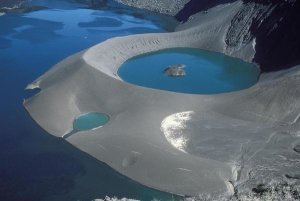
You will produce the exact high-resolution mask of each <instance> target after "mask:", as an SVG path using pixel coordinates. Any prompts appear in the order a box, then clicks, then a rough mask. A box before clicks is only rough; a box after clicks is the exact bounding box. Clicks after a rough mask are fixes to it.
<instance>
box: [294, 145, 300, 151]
mask: <svg viewBox="0 0 300 201" xmlns="http://www.w3.org/2000/svg"><path fill="white" fill-rule="evenodd" d="M294 151H295V152H297V153H300V145H297V146H295V147H294Z"/></svg>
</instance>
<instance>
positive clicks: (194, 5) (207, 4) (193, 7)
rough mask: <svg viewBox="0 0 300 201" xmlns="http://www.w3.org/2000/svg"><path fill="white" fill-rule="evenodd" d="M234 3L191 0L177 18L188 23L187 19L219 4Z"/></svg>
mask: <svg viewBox="0 0 300 201" xmlns="http://www.w3.org/2000/svg"><path fill="white" fill-rule="evenodd" d="M234 1H236V0H191V1H189V2H188V3H187V4H186V5H185V6H184V8H183V9H182V10H181V11H179V12H178V13H177V15H176V16H175V17H176V19H177V20H179V21H187V19H188V18H189V17H190V16H191V15H193V14H195V13H198V12H200V11H204V10H207V9H209V8H212V7H214V6H217V5H219V4H224V3H230V2H234Z"/></svg>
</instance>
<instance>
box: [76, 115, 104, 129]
mask: <svg viewBox="0 0 300 201" xmlns="http://www.w3.org/2000/svg"><path fill="white" fill-rule="evenodd" d="M108 121H109V116H107V115H106V114H103V113H98V112H89V113H87V114H83V115H80V116H79V117H77V118H76V119H75V120H74V122H73V130H74V131H85V130H91V129H95V128H98V127H100V126H103V125H104V124H106V123H107V122H108Z"/></svg>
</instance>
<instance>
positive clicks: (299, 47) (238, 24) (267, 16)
mask: <svg viewBox="0 0 300 201" xmlns="http://www.w3.org/2000/svg"><path fill="white" fill-rule="evenodd" d="M116 1H118V2H122V3H123V4H127V5H130V6H135V7H139V8H143V9H148V10H152V11H156V12H161V13H164V14H169V15H175V17H176V18H177V19H178V20H179V21H183V22H185V21H187V20H188V19H189V17H191V16H192V15H194V14H196V13H199V12H201V11H206V10H208V9H210V8H212V7H215V6H218V5H220V4H224V3H231V2H234V1H236V0H190V1H187V0H181V1H180V0H165V1H164V0H153V1H141V0H116ZM299 10H300V2H299V1H296V0H287V1H282V0H243V6H242V8H241V9H240V11H239V12H238V13H237V14H236V15H235V16H234V18H233V19H232V22H231V26H230V27H229V29H228V31H227V34H226V37H225V42H226V44H227V51H231V50H232V49H235V50H237V49H239V48H241V47H243V46H246V45H247V44H250V43H252V42H253V41H255V43H254V45H255V50H256V54H255V56H254V60H253V61H254V62H256V63H258V64H259V65H260V67H261V69H262V71H263V72H269V71H277V70H281V69H285V68H289V67H292V66H294V65H297V64H299V63H300V40H298V36H299V35H300V28H299V27H300V12H299Z"/></svg>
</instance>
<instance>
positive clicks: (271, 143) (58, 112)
mask: <svg viewBox="0 0 300 201" xmlns="http://www.w3.org/2000/svg"><path fill="white" fill-rule="evenodd" d="M241 6H242V4H241V3H240V2H238V3H234V4H228V5H223V6H218V7H216V8H213V9H211V10H209V11H208V12H205V13H200V14H197V15H196V16H195V17H194V19H193V20H191V21H190V22H188V23H187V24H184V25H181V26H180V27H178V29H177V31H176V32H174V33H163V34H143V35H135V36H127V37H119V38H113V39H109V40H107V41H105V42H103V43H101V44H98V45H96V46H94V47H91V48H89V49H88V50H86V51H83V52H80V53H78V54H76V55H73V56H71V57H69V58H67V59H65V60H64V61H62V62H61V63H59V64H57V65H56V66H55V67H53V68H52V69H51V70H50V71H48V72H47V73H46V74H44V75H42V76H41V77H40V78H38V79H37V80H36V81H34V82H33V83H32V84H29V85H28V87H27V88H28V89H32V88H41V89H42V90H41V92H40V93H39V94H37V95H35V96H34V97H32V98H29V99H27V100H25V102H24V106H25V107H26V109H27V110H28V112H29V113H30V115H31V116H32V117H33V118H34V120H35V121H36V122H37V123H38V124H39V125H40V126H41V127H42V128H44V129H45V130H46V131H48V132H49V133H50V134H52V135H54V136H57V137H62V136H63V135H64V134H66V133H68V132H70V131H71V130H72V123H73V120H74V119H75V118H76V117H77V116H79V115H80V114H82V113H87V112H93V111H96V112H103V113H106V114H108V115H109V116H110V121H109V123H108V124H107V125H105V126H104V127H102V128H99V129H96V130H93V131H86V132H80V133H77V134H74V135H71V136H70V137H68V138H66V140H67V141H68V142H70V143H71V144H73V145H74V146H76V147H78V148H79V149H81V150H82V151H84V152H86V153H88V154H90V155H91V156H93V157H95V158H96V159H98V160H101V161H103V162H105V163H107V164H108V165H109V166H111V167H112V168H114V169H115V170H117V171H118V172H120V173H122V174H124V175H126V176H128V177H130V178H132V179H134V180H136V181H138V182H140V183H142V184H145V185H147V186H150V187H153V188H156V189H159V190H163V191H167V192H172V193H175V194H180V195H192V196H194V195H198V194H203V193H204V194H206V193H208V194H226V195H232V194H233V193H234V186H236V185H238V184H239V183H241V182H243V181H246V180H248V179H249V172H250V171H252V173H253V174H256V173H257V174H259V173H260V172H259V171H260V170H259V169H256V167H257V166H258V165H260V166H263V167H265V168H269V169H271V168H277V166H279V164H276V163H272V160H273V161H276V158H274V157H273V158H272V155H270V153H269V151H270V150H272V151H276V152H280V151H282V150H283V148H282V144H285V145H286V147H285V149H287V150H288V151H286V152H285V153H287V154H288V155H293V154H294V152H293V146H294V145H295V140H298V141H299V136H300V133H299V119H300V117H299V112H298V111H299V109H300V105H299V103H298V102H299V101H298V100H299V95H300V91H299V89H298V88H295V87H294V86H297V85H298V84H299V83H300V77H299V69H300V67H299V66H298V67H295V68H293V69H291V70H289V71H283V72H277V73H273V74H263V75H262V76H261V78H260V80H259V82H258V83H257V84H256V85H255V86H253V87H251V88H249V89H246V90H243V91H239V92H233V93H227V94H219V95H189V94H180V93H173V92H167V91H161V90H154V89H149V88H144V87H139V86H134V85H131V84H129V83H125V82H123V81H122V80H121V79H120V78H119V77H118V75H117V70H118V68H119V67H120V65H121V64H122V63H123V62H125V61H126V60H127V59H129V58H131V57H133V56H136V55H138V54H142V53H146V52H150V51H155V50H160V49H164V48H172V47H195V48H202V49H207V50H212V51H218V52H223V53H225V54H228V55H231V56H235V57H239V58H241V59H243V60H245V61H251V60H252V58H253V55H254V54H255V51H254V48H255V46H254V45H246V46H244V47H239V49H237V50H234V49H232V50H230V51H228V50H227V49H226V48H225V46H226V44H225V42H224V35H225V33H226V30H227V29H228V26H229V25H230V22H231V19H232V17H233V16H234V14H235V13H236V12H237V11H238V10H239V9H240V7H241ZM220 16H222V17H220ZM196 22H197V23H196ZM196 24H198V25H196ZM286 97H289V98H286ZM174 122H175V123H174ZM284 133H288V134H284ZM282 135H284V137H282ZM279 141H280V143H278V142H279ZM292 142H293V143H292ZM264 158H268V160H270V161H268V160H264ZM295 168H296V167H295ZM285 171H292V169H284V168H281V169H280V170H279V171H278V174H282V175H284V174H285V173H286V172H285ZM264 176H265V175H264Z"/></svg>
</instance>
